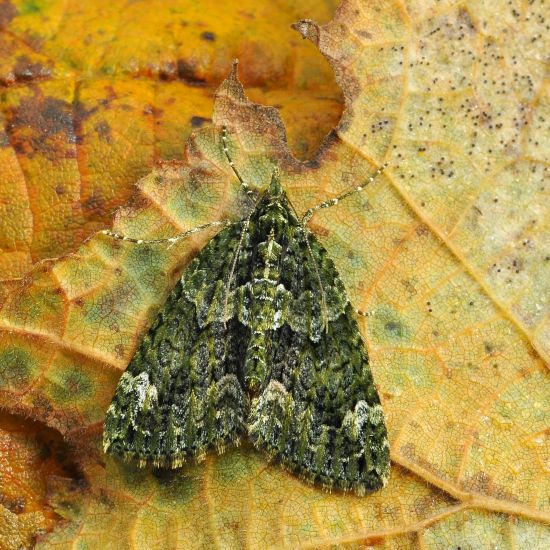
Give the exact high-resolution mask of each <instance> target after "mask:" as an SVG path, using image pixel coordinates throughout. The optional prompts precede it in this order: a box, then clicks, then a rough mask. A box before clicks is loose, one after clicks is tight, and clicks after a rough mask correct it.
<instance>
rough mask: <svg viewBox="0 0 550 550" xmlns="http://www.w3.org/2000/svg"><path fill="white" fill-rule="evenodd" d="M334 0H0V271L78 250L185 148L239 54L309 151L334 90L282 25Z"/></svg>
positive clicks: (297, 142) (328, 120) (321, 11)
mask: <svg viewBox="0 0 550 550" xmlns="http://www.w3.org/2000/svg"><path fill="white" fill-rule="evenodd" d="M335 2H336V0H328V1H327V2H324V3H318V2H315V1H311V0H306V1H303V2H301V3H300V8H299V9H298V8H297V7H296V5H295V3H294V2H292V1H282V2H278V3H277V4H274V3H272V2H260V3H258V2H257V1H256V0H244V1H239V2H233V3H232V2H225V3H223V4H220V3H219V2H215V1H213V0H201V1H200V2H193V3H190V2H164V1H162V0H160V1H159V0H156V1H148V2H127V0H113V1H111V0H110V1H108V2H105V1H103V0H96V1H94V2H69V3H67V2H64V1H61V0H54V1H43V0H0V90H1V91H2V93H1V95H0V165H1V166H2V172H1V174H0V250H1V251H2V254H1V255H0V281H1V280H3V279H11V278H17V277H21V276H22V275H24V274H25V272H26V271H28V270H29V269H30V267H31V266H32V264H34V263H36V262H37V261H39V260H42V259H44V258H52V257H57V256H60V255H62V254H65V253H67V252H73V251H75V250H76V249H77V248H78V246H79V245H80V244H81V243H82V241H83V240H84V239H85V238H87V237H88V236H90V235H92V234H93V233H95V232H96V231H97V230H98V229H101V228H103V227H105V226H107V225H110V223H111V221H112V216H113V212H114V211H115V209H116V208H117V207H119V206H121V205H123V204H124V203H126V202H127V201H128V199H129V198H130V197H131V195H132V193H133V190H134V185H135V183H136V181H137V180H138V179H139V178H140V177H142V176H144V175H145V174H147V173H148V172H150V170H151V169H152V167H153V166H154V165H155V163H156V162H157V161H159V160H172V159H181V158H182V155H183V146H184V143H185V140H186V139H187V136H188V135H189V133H190V132H191V131H192V130H193V129H196V128H199V127H200V126H202V125H203V124H206V123H208V122H209V121H210V118H211V114H212V94H213V91H214V90H215V88H216V87H217V86H218V85H219V83H220V82H221V80H222V79H223V78H225V76H226V75H227V73H228V72H229V68H230V66H231V62H232V60H233V59H234V58H235V57H240V58H241V60H242V61H243V67H244V70H243V72H242V73H241V76H242V78H243V79H244V82H245V83H246V84H247V86H249V87H250V91H251V92H252V95H253V96H254V97H255V98H256V99H257V100H260V101H265V102H266V103H274V104H277V105H279V106H281V108H282V112H283V113H284V116H285V120H286V122H287V125H288V127H289V129H290V132H289V136H290V138H291V142H292V144H293V147H294V150H295V151H296V152H297V153H298V154H299V155H301V156H308V155H310V154H312V153H313V151H314V150H315V148H316V147H317V146H318V143H319V141H320V139H321V136H322V135H323V133H325V132H326V131H328V130H329V129H330V128H331V127H332V125H333V124H335V123H336V121H337V120H338V117H339V115H340V109H341V107H340V102H341V101H340V93H339V91H338V89H337V87H336V84H335V83H334V79H333V78H332V74H331V72H330V68H329V66H328V64H327V63H326V62H325V61H324V60H323V59H322V58H321V56H319V55H318V54H317V53H316V52H315V48H314V47H313V46H311V45H308V46H309V47H304V46H305V45H306V43H304V42H303V41H302V40H301V39H300V37H299V36H298V35H297V34H296V33H295V32H293V31H292V30H291V29H290V24H291V23H293V22H294V21H296V20H297V19H298V18H300V17H303V16H304V14H309V15H310V16H311V17H320V18H322V19H325V20H328V19H329V18H330V16H331V14H332V8H333V6H334V5H335ZM304 105H309V109H305V110H304V108H303V106H304ZM312 112H317V114H316V115H315V116H313V115H312ZM304 130H305V131H304Z"/></svg>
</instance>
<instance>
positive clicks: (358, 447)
mask: <svg viewBox="0 0 550 550" xmlns="http://www.w3.org/2000/svg"><path fill="white" fill-rule="evenodd" d="M272 187H273V186H272ZM271 193H272V194H274V193H275V191H273V189H272V191H271ZM278 194H279V200H278V201H273V204H272V205H271V206H268V207H267V208H266V209H265V211H264V212H260V213H259V214H260V217H259V219H260V220H261V219H262V218H261V217H262V216H263V218H264V220H263V224H265V225H267V227H265V228H263V229H262V230H261V231H260V232H259V233H258V236H260V235H262V234H263V235H265V234H266V233H268V235H269V232H270V231H271V234H272V235H273V238H272V240H273V242H275V243H277V244H278V245H279V246H277V247H275V246H272V247H271V250H272V252H273V254H272V257H271V265H270V266H269V267H270V269H271V271H270V270H268V269H267V268H266V265H265V264H266V262H265V260H264V259H263V258H262V257H261V255H257V256H256V260H255V261H256V266H255V271H256V272H260V271H262V270H263V274H264V275H266V274H267V273H268V272H269V271H270V275H269V276H267V277H264V279H263V280H262V281H261V284H262V285H264V287H265V286H267V284H268V282H270V283H271V285H272V288H275V290H272V291H271V293H272V294H273V297H274V299H273V300H270V299H267V300H265V304H274V307H272V308H271V309H270V308H269V307H268V306H265V305H264V303H263V302H262V299H261V297H262V296H264V295H269V293H266V292H264V291H263V290H262V289H261V288H257V290H256V291H255V294H256V299H255V300H253V301H251V302H252V309H253V310H254V311H253V313H252V314H251V315H250V322H249V326H250V328H251V338H253V336H254V333H255V332H256V330H257V329H256V326H257V325H258V323H261V324H262V338H261V340H262V341H263V342H264V346H263V347H265V348H267V349H265V350H262V351H264V353H265V356H266V360H265V362H266V364H267V367H266V369H265V377H264V378H263V379H262V381H261V385H260V389H259V391H258V392H254V393H255V396H254V398H253V400H252V403H251V410H250V415H249V419H248V429H249V434H250V436H251V438H252V439H253V441H254V442H255V444H257V445H258V446H262V447H265V448H266V449H267V451H268V452H269V453H270V454H272V455H274V456H276V457H277V458H279V459H280V460H281V461H282V462H283V463H284V464H286V465H287V466H288V467H289V468H290V469H291V470H293V471H295V472H296V473H298V474H299V475H301V476H302V477H304V478H305V479H307V480H310V481H314V482H319V483H321V484H323V485H325V486H327V487H336V488H339V489H343V490H354V491H355V492H357V493H358V494H363V493H365V492H367V491H373V490H376V489H379V488H380V487H382V486H383V485H385V483H386V481H387V479H388V476H389V444H388V439H387V433H386V427H385V424H384V417H383V412H382V408H381V406H380V400H379V398H378V393H377V391H376V387H375V385H374V381H373V378H372V374H371V371H370V368H369V365H368V358H367V352H366V349H365V346H364V343H363V340H362V337H361V334H360V332H359V327H358V325H357V321H356V319H355V312H354V311H353V309H352V307H351V305H350V303H349V301H348V298H347V295H346V292H345V288H344V285H343V283H342V281H341V280H340V278H339V276H338V273H337V271H336V268H335V267H334V264H333V262H332V260H331V259H330V258H329V257H328V255H327V252H326V250H325V249H324V248H323V247H322V246H321V244H320V243H319V242H318V241H317V240H316V239H315V237H314V236H313V235H312V234H311V233H309V231H308V230H307V229H305V228H304V227H303V226H302V225H301V224H300V222H299V221H298V220H297V218H296V217H295V215H294V214H293V212H292V210H291V208H290V205H289V204H288V202H287V199H286V197H285V196H284V193H283V192H282V191H281V190H279V191H278ZM268 220H269V223H268ZM252 221H255V218H254V216H253V219H252ZM270 226H271V228H270ZM259 227H260V228H262V223H260V224H259ZM264 241H267V243H269V238H268V239H265V238H264ZM259 246H262V245H259ZM264 246H266V247H267V244H266V243H264ZM253 271H254V270H253ZM266 279H267V280H266ZM253 285H256V286H257V287H258V286H259V278H255V279H254V282H253ZM262 309H263V310H264V311H263V312H262ZM266 317H267V318H268V319H267V321H268V322H266ZM269 322H271V327H270V328H269V329H267V330H264V327H265V325H268V324H269ZM257 352H258V350H257V349H256V348H254V347H252V345H251V344H249V346H248V349H247V357H246V360H247V361H248V362H249V363H251V364H253V363H254V361H252V360H251V359H250V358H251V356H252V357H254V356H255V355H257ZM246 373H247V375H248V376H250V371H249V370H247V371H246Z"/></svg>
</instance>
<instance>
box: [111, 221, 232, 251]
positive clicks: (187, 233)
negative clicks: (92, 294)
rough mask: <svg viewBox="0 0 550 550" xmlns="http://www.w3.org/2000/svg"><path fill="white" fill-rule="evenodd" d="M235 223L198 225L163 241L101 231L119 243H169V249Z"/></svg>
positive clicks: (223, 222)
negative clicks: (211, 229)
mask: <svg viewBox="0 0 550 550" xmlns="http://www.w3.org/2000/svg"><path fill="white" fill-rule="evenodd" d="M233 223H238V222H232V221H230V220H221V221H215V222H209V223H204V224H202V225H198V226H197V227H193V228H192V229H188V230H187V231H184V232H183V233H178V234H177V235H174V236H173V237H165V238H162V239H135V238H133V237H126V236H125V235H121V234H120V233H116V232H115V231H110V230H109V229H104V230H103V231H100V233H101V234H102V235H108V236H109V237H111V238H113V239H116V240H117V241H126V242H129V243H134V244H164V243H169V248H170V247H172V246H174V245H175V244H176V243H178V242H179V241H181V240H183V239H185V238H187V237H189V236H190V235H193V233H198V232H199V231H202V230H203V229H208V228H209V227H219V226H224V227H227V226H228V225H232V224H233Z"/></svg>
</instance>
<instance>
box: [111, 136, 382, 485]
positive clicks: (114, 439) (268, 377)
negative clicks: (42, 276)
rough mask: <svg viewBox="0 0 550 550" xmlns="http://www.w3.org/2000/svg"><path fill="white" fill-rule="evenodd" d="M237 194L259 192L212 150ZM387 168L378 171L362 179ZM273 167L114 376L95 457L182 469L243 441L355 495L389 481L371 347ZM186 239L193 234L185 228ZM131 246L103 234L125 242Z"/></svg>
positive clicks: (337, 278) (327, 259)
mask: <svg viewBox="0 0 550 550" xmlns="http://www.w3.org/2000/svg"><path fill="white" fill-rule="evenodd" d="M220 143H221V145H222V146H223V150H224V153H225V155H226V157H227V160H228V162H229V164H230V165H231V167H232V169H233V172H234V174H235V176H236V177H237V178H238V180H239V182H240V185H241V186H242V188H243V190H244V191H245V192H246V193H247V194H248V195H249V196H250V197H254V196H256V195H255V194H254V193H253V192H252V190H251V189H250V187H249V186H248V185H247V183H245V181H244V180H243V178H242V177H241V175H240V173H239V172H238V170H237V169H236V167H235V165H234V163H233V161H232V160H231V157H230V155H229V149H228V141H227V130H226V128H223V131H222V139H221V141H220ZM382 170H383V168H381V169H379V170H378V171H377V172H376V173H375V174H374V175H373V176H371V177H370V178H369V181H372V180H374V178H375V177H376V176H377V175H378V173H380V172H381V171H382ZM362 189H363V186H358V187H356V188H354V189H352V190H350V191H348V192H346V193H344V194H343V195H341V196H340V197H337V198H335V199H331V200H328V201H325V202H324V203H321V204H320V205H318V206H316V207H314V208H311V209H310V210H308V211H307V212H306V214H305V215H304V216H303V217H302V218H301V219H300V217H299V216H298V215H297V213H296V212H295V210H294V208H293V207H292V205H291V203H290V202H289V199H288V197H287V195H286V193H285V191H284V190H283V188H282V186H281V182H280V177H279V175H278V173H277V172H275V173H274V174H273V177H272V179H271V182H270V184H269V185H268V186H267V188H266V189H265V190H264V191H263V192H262V193H260V194H259V198H258V200H256V202H255V205H254V206H253V208H252V209H251V212H250V214H249V215H248V216H247V217H246V218H245V219H243V220H240V221H238V222H214V223H213V224H206V225H205V226H201V227H200V228H196V229H195V230H198V229H202V228H204V227H207V226H211V225H223V228H222V229H221V230H220V231H219V232H218V234H217V235H216V236H215V237H213V238H212V239H211V240H210V241H209V243H208V244H207V245H206V246H205V247H204V248H203V250H202V251H201V252H200V253H199V254H198V255H197V256H196V257H195V258H194V259H193V260H192V261H191V263H190V264H189V265H188V267H187V268H186V269H185V271H184V272H183V275H182V276H181V279H180V280H179V281H178V282H177V284H176V285H175V287H174V288H173V290H172V291H171V293H170V295H169V296H168V298H167V300H166V302H165V304H164V305H163V306H162V308H161V309H160V311H159V312H158V315H157V317H156V319H155V321H154V322H153V324H152V326H151V327H150V329H149V331H148V332H147V334H146V335H145V337H144V338H143V340H142V342H141V344H140V345H139V347H138V349H137V351H136V353H135V356H134V357H133V359H132V360H131V362H130V364H129V366H128V368H127V370H126V371H125V373H124V374H123V375H122V377H121V378H120V381H119V383H118V386H117V388H116V392H115V395H114V397H113V400H112V403H111V405H110V407H109V409H108V411H107V415H106V418H105V423H104V434H103V443H104V450H105V452H107V453H110V454H111V455H115V456H118V457H121V458H123V459H125V460H136V461H137V462H138V464H139V465H140V466H145V465H153V466H155V467H161V468H178V467H180V466H181V465H182V464H183V463H184V462H185V461H186V460H187V459H189V458H190V457H195V458H197V459H199V460H200V459H201V458H203V457H204V456H205V453H206V452H207V451H208V450H210V449H217V450H218V451H219V452H222V451H223V450H224V449H225V448H226V447H227V446H228V445H234V444H238V443H239V441H240V440H241V439H242V438H243V437H248V438H249V439H250V440H251V441H252V442H253V443H254V445H255V446H257V447H259V448H262V449H264V450H265V451H267V453H268V454H269V455H271V456H272V457H274V458H276V459H278V461H279V462H280V463H282V465H283V466H285V467H286V468H288V469H289V470H291V471H292V472H294V473H296V474H297V475H299V476H300V477H301V478H303V479H305V480H307V481H309V482H313V483H318V484H321V485H322V486H324V487H326V488H329V489H331V488H336V489H341V490H344V491H348V490H351V491H354V492H356V493H357V494H359V495H363V494H365V493H367V492H371V491H375V490H377V489H380V488H381V487H383V486H384V485H385V484H386V482H387V480H388V477H389V469H390V459H389V443H388V437H387V432H386V426H385V423H384V414H383V411H382V407H381V405H380V399H379V396H378V392H377V390H376V386H375V384H374V381H373V377H372V373H371V370H370V367H369V359H368V355H367V350H366V348H365V344H364V342H363V339H362V336H361V334H360V331H359V327H358V323H357V318H356V315H357V312H356V310H355V309H354V308H353V307H352V305H351V303H350V301H349V299H348V297H347V294H346V290H345V287H344V284H343V282H342V280H341V279H340V276H339V274H338V272H337V270H336V268H335V266H334V263H333V262H332V260H331V259H330V257H329V255H328V253H327V251H326V250H325V249H324V248H323V246H322V244H321V243H320V242H319V241H318V240H317V238H316V237H315V235H314V234H313V233H312V232H311V231H310V230H309V229H308V227H307V222H308V221H309V220H310V219H311V217H312V216H313V214H314V213H315V212H316V211H318V210H319V209H321V208H327V207H330V206H334V205H336V204H337V203H338V202H339V200H341V199H342V198H345V197H347V196H348V195H350V194H352V193H355V192H357V191H361V190H362ZM195 230H191V231H190V232H193V231H195ZM190 232H188V233H186V234H183V235H181V236H178V237H174V238H171V239H157V240H156V241H141V240H136V239H127V238H125V237H122V236H121V235H118V234H115V233H111V232H108V231H106V232H105V233H109V234H111V235H112V236H114V237H115V238H119V239H126V240H130V241H133V242H139V243H140V242H162V241H170V242H175V241H176V240H177V239H179V238H182V237H184V236H186V235H187V234H189V233H190Z"/></svg>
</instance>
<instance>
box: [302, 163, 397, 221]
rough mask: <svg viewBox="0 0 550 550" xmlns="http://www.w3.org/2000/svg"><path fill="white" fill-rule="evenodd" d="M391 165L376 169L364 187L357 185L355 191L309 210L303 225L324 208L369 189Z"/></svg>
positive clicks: (349, 191) (303, 218)
mask: <svg viewBox="0 0 550 550" xmlns="http://www.w3.org/2000/svg"><path fill="white" fill-rule="evenodd" d="M388 165H389V163H387V162H385V163H384V164H383V165H382V166H380V167H379V168H377V169H376V171H375V172H374V174H372V175H371V176H369V177H368V179H367V181H366V183H364V184H363V185H357V186H356V187H354V188H353V189H349V190H348V191H344V193H342V194H341V195H338V196H337V197H334V198H332V199H328V200H326V201H324V202H322V203H320V204H318V205H317V206H314V207H313V208H308V209H307V210H306V213H305V214H304V215H303V217H302V223H303V224H306V223H308V222H309V220H311V218H312V217H313V215H314V214H315V212H317V211H318V210H321V209H322V208H330V207H331V206H336V205H337V204H338V203H339V202H340V201H341V200H342V199H345V198H347V197H349V196H350V195H354V194H355V193H360V192H361V191H363V189H365V188H366V187H367V185H368V184H369V183H372V182H373V181H374V180H375V179H376V178H377V177H378V176H379V175H380V174H381V173H382V172H383V171H384V170H385V169H386V168H387V167H388Z"/></svg>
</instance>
